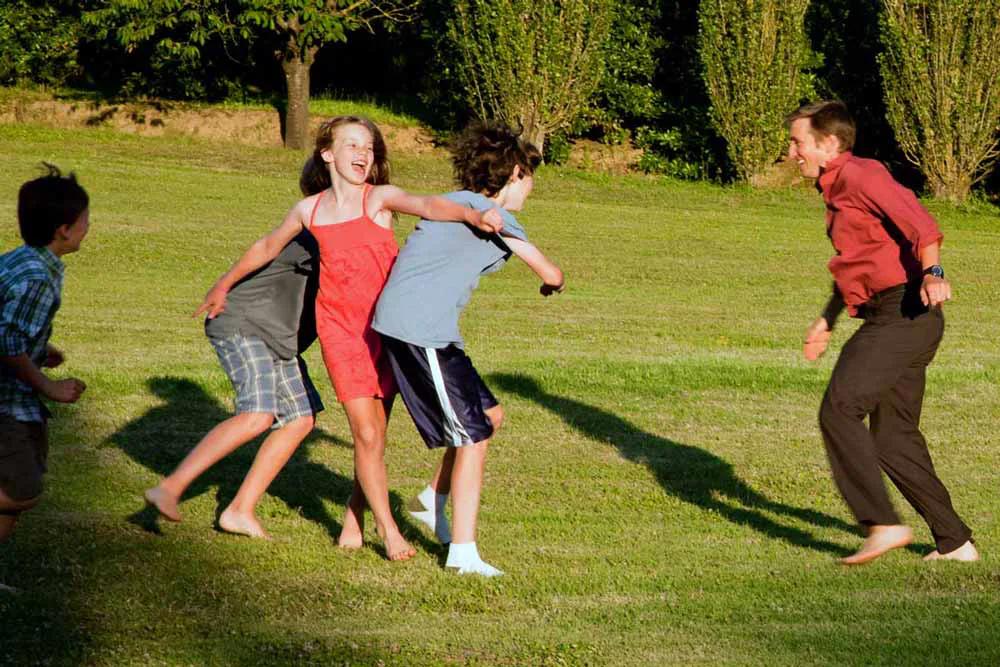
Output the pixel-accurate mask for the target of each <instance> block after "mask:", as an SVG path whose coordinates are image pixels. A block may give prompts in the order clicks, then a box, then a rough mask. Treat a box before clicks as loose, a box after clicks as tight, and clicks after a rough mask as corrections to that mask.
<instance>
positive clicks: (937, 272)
mask: <svg viewBox="0 0 1000 667" xmlns="http://www.w3.org/2000/svg"><path fill="white" fill-rule="evenodd" d="M924 275H925V276H934V277H935V278H944V269H942V268H941V265H940V264H933V265H931V266H928V267H927V268H926V269H924Z"/></svg>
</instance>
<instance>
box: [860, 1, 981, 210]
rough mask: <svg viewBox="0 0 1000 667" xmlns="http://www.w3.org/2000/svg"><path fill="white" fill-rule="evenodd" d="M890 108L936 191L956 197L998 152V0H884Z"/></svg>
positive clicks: (882, 61) (904, 145)
mask: <svg viewBox="0 0 1000 667" xmlns="http://www.w3.org/2000/svg"><path fill="white" fill-rule="evenodd" d="M883 6H884V10H885V11H884V14H883V22H882V38H883V41H884V44H885V52H884V53H883V54H882V56H881V58H880V59H879V62H880V65H881V69H882V78H883V80H884V81H885V101H886V108H887V116H888V118H889V122H890V123H891V124H892V127H893V129H895V131H896V137H897V138H898V140H899V143H900V145H901V146H902V148H903V151H904V152H905V154H906V156H907V158H908V159H909V160H910V161H912V162H913V163H914V164H916V165H917V166H919V167H920V169H921V170H922V171H923V172H924V174H925V175H926V176H927V181H928V185H929V186H930V188H931V191H932V192H933V194H934V196H935V197H942V198H945V199H950V200H954V201H961V200H963V199H965V198H966V197H967V196H968V195H969V191H970V189H971V187H972V186H973V184H975V183H976V182H977V181H979V180H981V179H982V178H983V177H984V176H985V175H986V174H987V172H988V170H989V168H990V166H991V165H992V164H993V163H994V162H995V161H996V159H997V158H998V157H1000V150H998V135H997V131H998V129H1000V0H907V1H905V2H904V1H903V0H883Z"/></svg>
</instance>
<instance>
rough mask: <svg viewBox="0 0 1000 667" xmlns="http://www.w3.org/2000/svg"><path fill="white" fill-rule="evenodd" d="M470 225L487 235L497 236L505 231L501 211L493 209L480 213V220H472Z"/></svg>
mask: <svg viewBox="0 0 1000 667" xmlns="http://www.w3.org/2000/svg"><path fill="white" fill-rule="evenodd" d="M469 224H471V225H472V226H473V227H475V228H476V229H478V230H480V231H483V232H486V233H487V234H496V233H498V232H500V230H502V229H503V216H501V215H500V211H498V210H497V209H495V208H491V209H490V210H488V211H484V212H482V213H480V214H479V216H478V218H477V219H475V220H472V221H471V222H470V223H469Z"/></svg>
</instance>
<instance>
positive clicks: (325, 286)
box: [309, 185, 399, 403]
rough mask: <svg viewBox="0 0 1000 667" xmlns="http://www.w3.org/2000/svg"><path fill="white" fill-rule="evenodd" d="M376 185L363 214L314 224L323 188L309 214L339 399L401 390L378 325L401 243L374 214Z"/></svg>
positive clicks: (320, 321) (321, 316) (320, 306)
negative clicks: (381, 298)
mask: <svg viewBox="0 0 1000 667" xmlns="http://www.w3.org/2000/svg"><path fill="white" fill-rule="evenodd" d="M370 190H371V186H370V185H366V186H365V191H364V194H363V195H362V200H361V201H362V213H361V217H360V218H354V219H352V220H347V221H345V222H337V223H333V224H327V225H314V224H313V221H314V219H315V218H316V209H318V208H319V203H320V202H321V201H322V200H323V197H324V196H325V195H326V193H327V192H328V191H323V192H322V193H320V195H319V197H317V198H316V203H315V204H314V205H313V209H312V214H311V215H310V218H309V230H310V231H311V232H312V235H313V236H314V237H315V238H316V242H317V244H318V245H319V257H320V260H319V261H320V265H319V266H320V268H319V293H318V294H317V296H316V333H317V336H318V338H319V343H320V347H321V348H322V350H323V362H324V363H325V364H326V370H327V372H328V373H329V374H330V380H332V381H333V388H334V390H335V391H336V392H337V400H338V401H340V402H341V403H344V402H346V401H349V400H351V399H354V398H367V397H371V398H388V397H391V396H392V395H393V394H394V393H395V392H396V383H395V381H394V380H393V377H392V369H391V367H390V366H389V361H388V359H386V357H385V355H384V354H383V353H382V341H381V339H380V338H379V335H378V333H377V332H375V331H374V330H372V326H371V325H372V317H373V316H374V314H375V303H376V302H377V301H378V297H379V294H381V293H382V288H383V287H384V286H385V281H386V280H387V279H388V277H389V270H390V269H391V268H392V264H393V262H395V261H396V255H398V254H399V244H398V243H396V237H395V236H394V235H393V233H392V230H391V229H386V228H385V227H382V226H381V225H379V224H378V223H376V222H375V221H374V220H372V219H371V218H370V217H368V208H367V200H368V193H369V191H370Z"/></svg>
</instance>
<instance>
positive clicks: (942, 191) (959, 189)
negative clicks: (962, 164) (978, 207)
mask: <svg viewBox="0 0 1000 667" xmlns="http://www.w3.org/2000/svg"><path fill="white" fill-rule="evenodd" d="M928 181H929V183H928V184H929V185H930V188H931V194H933V196H934V198H935V199H944V200H946V201H950V202H954V203H956V204H959V203H961V202H964V201H965V200H966V199H968V198H969V194H970V193H971V192H972V178H971V177H970V176H969V175H968V174H948V176H947V177H946V178H933V177H931V178H929V179H928Z"/></svg>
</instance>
